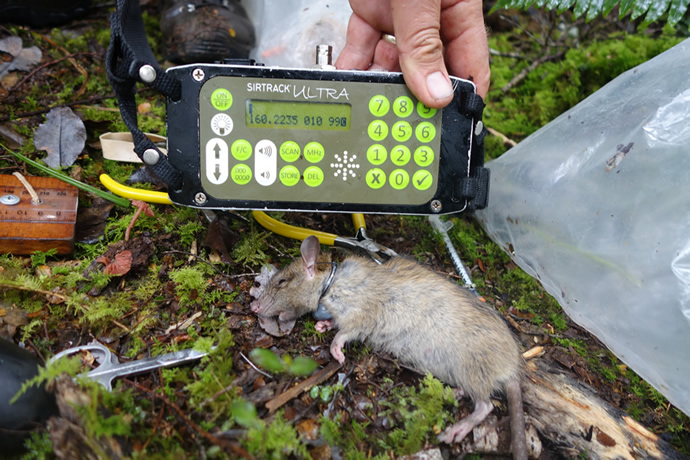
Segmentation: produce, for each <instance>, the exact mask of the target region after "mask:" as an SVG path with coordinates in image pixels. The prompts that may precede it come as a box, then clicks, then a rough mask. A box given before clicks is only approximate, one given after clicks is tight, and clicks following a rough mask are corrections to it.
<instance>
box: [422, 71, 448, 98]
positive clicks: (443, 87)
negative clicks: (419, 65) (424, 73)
mask: <svg viewBox="0 0 690 460" xmlns="http://www.w3.org/2000/svg"><path fill="white" fill-rule="evenodd" d="M426 88H427V90H428V91H429V94H430V95H431V97H433V98H434V99H436V100H437V101H438V100H442V99H448V97H449V96H451V95H452V94H453V87H452V86H450V81H448V79H447V78H446V76H445V75H443V74H442V73H441V72H434V73H432V74H430V75H429V76H428V77H426Z"/></svg>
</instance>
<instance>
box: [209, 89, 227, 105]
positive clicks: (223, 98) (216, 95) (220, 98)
mask: <svg viewBox="0 0 690 460" xmlns="http://www.w3.org/2000/svg"><path fill="white" fill-rule="evenodd" d="M211 105H212V106H213V107H214V108H215V109H216V110H228V109H229V108H230V107H232V94H231V93H230V91H228V90H227V89H225V88H218V89H217V90H215V91H214V92H212V93H211Z"/></svg>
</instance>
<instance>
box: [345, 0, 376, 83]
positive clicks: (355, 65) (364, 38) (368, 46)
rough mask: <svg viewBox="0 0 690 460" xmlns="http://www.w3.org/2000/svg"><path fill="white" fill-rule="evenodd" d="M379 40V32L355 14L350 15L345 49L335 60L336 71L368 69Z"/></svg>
mask: <svg viewBox="0 0 690 460" xmlns="http://www.w3.org/2000/svg"><path fill="white" fill-rule="evenodd" d="M380 38H381V31H380V30H377V29H375V28H374V27H372V26H371V25H370V24H369V23H368V22H366V21H365V20H364V19H362V18H361V17H360V16H359V15H357V14H356V13H352V16H350V22H349V23H348V25H347V38H346V41H345V47H344V48H343V50H342V51H341V52H340V55H339V56H338V59H336V61H335V66H336V67H337V68H338V69H358V70H366V69H368V68H369V66H370V65H371V63H372V62H373V60H374V52H375V51H376V45H377V43H378V41H379V39H380Z"/></svg>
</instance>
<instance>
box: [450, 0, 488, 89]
mask: <svg viewBox="0 0 690 460" xmlns="http://www.w3.org/2000/svg"><path fill="white" fill-rule="evenodd" d="M441 35H442V37H441V38H442V40H443V41H444V43H445V44H446V49H445V62H446V65H447V67H448V69H449V71H450V73H451V74H452V75H455V76H458V77H461V78H465V79H467V80H471V81H473V82H474V84H475V85H476V86H477V93H478V94H479V95H480V96H481V97H483V98H484V97H486V94H487V92H488V91H489V82H490V79H491V70H490V67H489V44H488V39H487V34H486V28H485V26H484V11H483V8H482V2H481V0H461V1H455V2H452V4H451V5H449V6H448V7H446V8H443V9H442V10H441Z"/></svg>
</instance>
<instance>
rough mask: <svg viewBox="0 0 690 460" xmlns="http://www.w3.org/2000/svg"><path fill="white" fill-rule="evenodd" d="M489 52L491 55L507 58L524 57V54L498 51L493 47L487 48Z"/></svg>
mask: <svg viewBox="0 0 690 460" xmlns="http://www.w3.org/2000/svg"><path fill="white" fill-rule="evenodd" d="M489 54H490V55H491V56H499V57H507V58H513V59H526V58H525V56H523V55H522V54H518V53H504V52H502V51H498V50H495V49H493V48H489Z"/></svg>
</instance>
